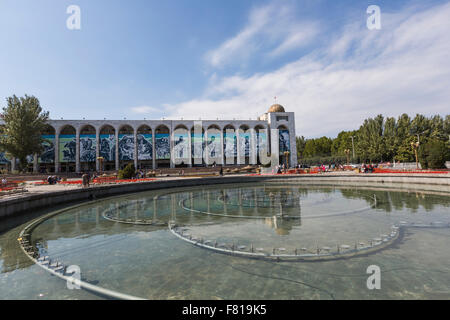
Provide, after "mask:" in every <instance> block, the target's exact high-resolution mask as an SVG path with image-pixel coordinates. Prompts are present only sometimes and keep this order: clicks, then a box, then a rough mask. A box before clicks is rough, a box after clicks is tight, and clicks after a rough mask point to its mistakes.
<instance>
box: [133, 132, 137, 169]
mask: <svg viewBox="0 0 450 320" xmlns="http://www.w3.org/2000/svg"><path fill="white" fill-rule="evenodd" d="M133 139H134V153H133V156H134V168H135V169H136V170H137V169H138V144H137V131H136V129H134V137H133Z"/></svg>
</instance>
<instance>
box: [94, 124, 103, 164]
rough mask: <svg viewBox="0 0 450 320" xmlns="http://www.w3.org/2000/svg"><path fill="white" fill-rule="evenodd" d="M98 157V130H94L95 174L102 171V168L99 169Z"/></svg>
mask: <svg viewBox="0 0 450 320" xmlns="http://www.w3.org/2000/svg"><path fill="white" fill-rule="evenodd" d="M99 157H100V129H96V132H95V170H96V171H97V172H100V170H101V171H103V168H100V161H99V160H98V158H99Z"/></svg>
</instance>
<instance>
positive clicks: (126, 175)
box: [118, 163, 136, 179]
mask: <svg viewBox="0 0 450 320" xmlns="http://www.w3.org/2000/svg"><path fill="white" fill-rule="evenodd" d="M135 176H136V169H135V168H134V164H133V163H129V164H127V165H126V167H125V168H123V170H119V174H118V178H119V179H131V178H134V177H135Z"/></svg>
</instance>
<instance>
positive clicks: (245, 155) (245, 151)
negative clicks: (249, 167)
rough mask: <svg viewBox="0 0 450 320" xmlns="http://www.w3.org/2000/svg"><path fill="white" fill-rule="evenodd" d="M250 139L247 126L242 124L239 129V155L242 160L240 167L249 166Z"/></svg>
mask: <svg viewBox="0 0 450 320" xmlns="http://www.w3.org/2000/svg"><path fill="white" fill-rule="evenodd" d="M250 139H251V133H250V128H249V126H248V125H246V124H243V125H241V126H240V127H239V142H240V146H239V147H240V155H241V158H242V160H243V162H241V163H240V164H241V165H246V164H250Z"/></svg>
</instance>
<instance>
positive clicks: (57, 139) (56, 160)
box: [55, 129, 61, 173]
mask: <svg viewBox="0 0 450 320" xmlns="http://www.w3.org/2000/svg"><path fill="white" fill-rule="evenodd" d="M60 168H61V167H60V164H59V130H58V129H56V130H55V173H59V171H60Z"/></svg>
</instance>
